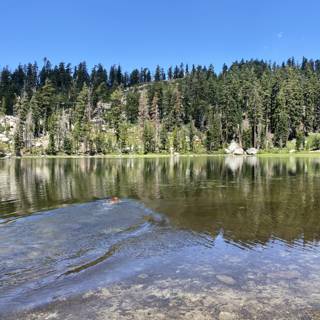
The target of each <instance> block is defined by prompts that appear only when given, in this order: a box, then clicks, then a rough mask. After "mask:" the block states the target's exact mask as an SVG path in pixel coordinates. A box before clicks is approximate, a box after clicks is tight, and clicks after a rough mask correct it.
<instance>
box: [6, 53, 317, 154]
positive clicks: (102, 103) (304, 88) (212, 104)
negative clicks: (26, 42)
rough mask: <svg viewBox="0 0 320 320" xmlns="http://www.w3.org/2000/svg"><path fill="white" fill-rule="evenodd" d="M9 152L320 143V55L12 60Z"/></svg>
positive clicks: (273, 146) (103, 151)
mask: <svg viewBox="0 0 320 320" xmlns="http://www.w3.org/2000/svg"><path fill="white" fill-rule="evenodd" d="M0 113H1V116H0V119H1V120H0V154H2V155H5V154H10V153H11V154H15V155H26V154H31V155H40V154H50V155H55V154H60V153H61V154H90V155H94V154H113V153H114V154H116V153H135V154H146V153H170V152H171V153H172V152H179V153H206V152H208V153H210V152H218V151H219V150H222V149H223V148H224V147H225V146H226V145H227V144H228V143H230V142H231V141H232V140H234V141H236V142H238V143H239V144H240V145H241V146H242V147H243V148H244V149H246V148H250V147H255V148H258V149H264V150H277V149H281V148H288V147H290V146H292V148H294V149H296V150H318V149H320V134H319V133H318V132H319V131H320V60H315V61H314V60H308V59H306V58H303V59H302V61H301V63H300V62H299V63H297V62H296V61H295V60H294V58H291V59H289V60H288V61H287V62H285V63H283V64H281V65H277V64H272V63H267V62H264V61H258V60H250V61H240V62H235V63H233V64H232V65H231V66H230V67H227V66H226V65H224V66H223V68H222V71H221V72H220V73H219V74H217V73H216V72H215V71H214V68H213V66H212V65H210V66H209V67H206V66H194V65H193V66H188V65H184V64H181V65H179V66H175V67H170V68H169V69H168V70H166V71H164V69H163V68H161V67H159V66H158V67H157V68H156V70H155V71H154V72H152V73H151V71H150V70H149V69H147V68H142V69H141V70H138V69H135V70H133V71H132V72H131V73H127V72H123V71H122V68H121V66H112V67H111V68H110V70H109V71H107V70H106V69H105V68H104V67H103V66H102V65H101V64H99V65H97V66H95V67H94V68H93V69H92V70H91V71H89V70H88V68H87V66H86V63H85V62H82V63H80V64H79V65H78V66H76V67H75V68H72V67H71V65H70V64H65V63H60V64H59V65H55V66H53V65H51V63H50V62H49V61H48V60H46V59H45V60H44V65H43V67H42V68H40V69H39V68H38V66H37V64H28V65H24V66H22V65H19V66H18V67H17V68H16V69H15V70H10V69H9V68H7V67H5V68H3V69H2V71H1V75H0Z"/></svg>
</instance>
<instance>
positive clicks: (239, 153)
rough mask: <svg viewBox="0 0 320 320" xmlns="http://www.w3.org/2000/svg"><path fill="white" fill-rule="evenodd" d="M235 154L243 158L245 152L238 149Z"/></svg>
mask: <svg viewBox="0 0 320 320" xmlns="http://www.w3.org/2000/svg"><path fill="white" fill-rule="evenodd" d="M233 154H234V155H235V156H242V155H244V150H243V149H242V148H240V147H239V148H236V149H235V150H234V151H233Z"/></svg>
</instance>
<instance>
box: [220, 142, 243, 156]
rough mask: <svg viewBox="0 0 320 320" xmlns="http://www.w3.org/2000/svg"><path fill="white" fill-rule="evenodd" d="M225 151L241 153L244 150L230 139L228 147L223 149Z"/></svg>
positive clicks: (235, 153)
mask: <svg viewBox="0 0 320 320" xmlns="http://www.w3.org/2000/svg"><path fill="white" fill-rule="evenodd" d="M224 151H225V153H227V154H234V155H239V156H240V155H243V154H244V150H243V149H242V148H241V146H240V145H239V143H237V142H235V141H232V142H231V143H230V145H229V146H228V148H226V149H224Z"/></svg>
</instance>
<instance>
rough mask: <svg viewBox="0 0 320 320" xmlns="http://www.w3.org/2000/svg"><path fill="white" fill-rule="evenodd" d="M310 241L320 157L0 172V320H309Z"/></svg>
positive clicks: (313, 307) (317, 210)
mask: <svg viewBox="0 0 320 320" xmlns="http://www.w3.org/2000/svg"><path fill="white" fill-rule="evenodd" d="M112 196H117V197H119V198H120V201H119V202H118V203H115V204H112V203H111V202H110V201H109V198H110V197H112ZM319 241H320V157H315V156H313V157H297V156H283V157H281V156H276V157H265V158H264V157H261V158H259V157H234V156H227V157H224V156H211V157H210V156H208V157H205V156H204V157H173V158H169V157H168V158H140V159H139V158H133V159H130V158H128V159H125V158H123V159H98V158H81V159H45V158H42V159H23V160H19V159H16V160H2V161H0V318H1V319H222V320H229V319H320V289H319V288H320V245H319Z"/></svg>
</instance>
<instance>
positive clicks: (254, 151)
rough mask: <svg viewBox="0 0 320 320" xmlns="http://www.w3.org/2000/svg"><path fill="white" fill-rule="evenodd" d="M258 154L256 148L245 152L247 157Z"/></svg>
mask: <svg viewBox="0 0 320 320" xmlns="http://www.w3.org/2000/svg"><path fill="white" fill-rule="evenodd" d="M257 153H258V149H256V148H249V149H247V150H246V154H247V155H249V156H255V155H256V154H257Z"/></svg>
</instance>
